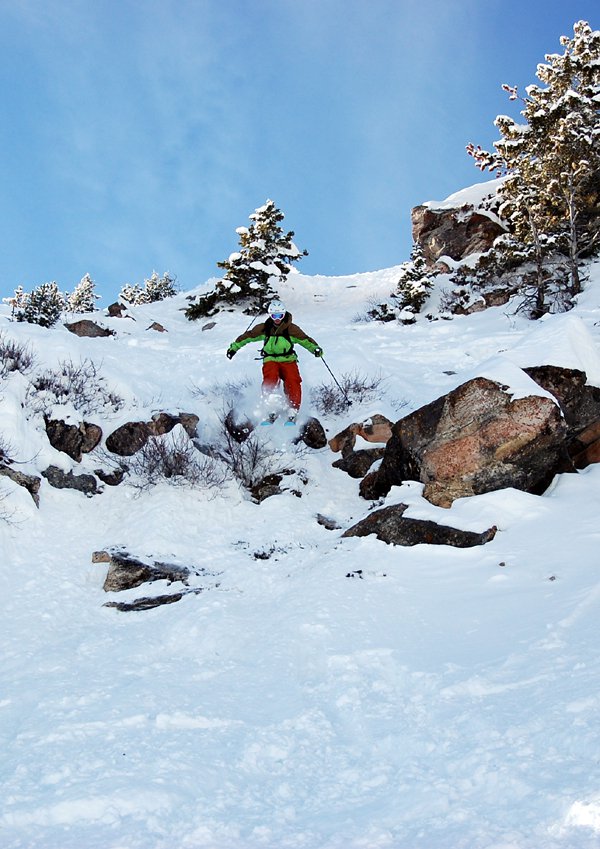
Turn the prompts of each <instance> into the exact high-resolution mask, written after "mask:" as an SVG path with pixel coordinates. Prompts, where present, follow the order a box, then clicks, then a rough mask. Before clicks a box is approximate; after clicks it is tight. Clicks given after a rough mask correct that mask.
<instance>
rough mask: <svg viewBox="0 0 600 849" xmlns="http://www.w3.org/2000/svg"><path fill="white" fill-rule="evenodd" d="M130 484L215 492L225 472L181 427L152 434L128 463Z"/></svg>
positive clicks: (225, 475) (221, 484)
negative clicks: (203, 452)
mask: <svg viewBox="0 0 600 849" xmlns="http://www.w3.org/2000/svg"><path fill="white" fill-rule="evenodd" d="M129 471H130V474H131V478H130V481H129V482H130V483H131V485H132V486H134V487H135V488H136V489H139V490H141V491H143V490H147V489H150V488H151V487H153V486H156V485H157V484H159V483H169V484H171V485H172V486H192V487H198V488H202V489H208V490H214V491H215V493H216V491H217V490H218V489H219V488H220V487H222V486H223V484H224V483H225V481H226V479H227V473H226V472H225V471H224V470H223V469H222V468H220V464H219V463H218V462H217V461H216V460H215V459H214V458H212V457H207V456H206V455H204V454H201V453H200V452H199V451H198V449H197V448H196V447H195V446H194V443H193V442H192V441H191V439H190V438H189V436H188V435H187V433H186V432H185V430H184V429H183V428H182V427H181V426H177V427H175V428H174V429H173V430H172V431H171V432H170V433H168V434H164V435H163V436H151V437H150V438H149V439H148V441H147V442H146V444H145V445H144V446H143V448H141V449H140V450H139V451H137V452H136V453H135V454H134V455H133V457H132V458H131V461H130V463H129Z"/></svg>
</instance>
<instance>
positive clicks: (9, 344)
mask: <svg viewBox="0 0 600 849" xmlns="http://www.w3.org/2000/svg"><path fill="white" fill-rule="evenodd" d="M34 364H35V357H34V356H33V353H32V351H31V349H30V348H29V346H28V345H24V344H23V343H21V342H15V341H14V340H13V339H7V338H6V336H5V335H4V333H0V377H2V378H6V377H8V375H9V374H10V373H11V372H13V371H18V372H20V373H21V374H27V372H29V371H31V369H32V368H33V366H34Z"/></svg>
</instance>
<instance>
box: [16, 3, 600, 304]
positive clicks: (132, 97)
mask: <svg viewBox="0 0 600 849" xmlns="http://www.w3.org/2000/svg"><path fill="white" fill-rule="evenodd" d="M579 19H584V20H587V21H589V23H590V24H591V25H592V27H594V28H599V27H600V10H599V9H598V3H597V0H427V2H424V1H423V0H136V2H133V0H111V2H108V0H0V85H1V89H0V90H1V92H2V95H1V96H2V121H1V122H0V162H1V169H2V170H1V174H2V184H1V185H2V194H1V199H2V203H1V204H0V296H2V297H5V296H7V295H10V294H12V292H13V291H14V289H15V287H16V286H17V285H23V287H24V288H25V289H26V290H28V291H30V290H31V289H32V288H33V287H34V286H37V285H39V284H40V283H44V282H47V281H50V280H55V281H56V282H57V283H58V284H59V286H60V287H61V289H63V290H65V291H71V290H72V289H73V288H74V286H75V285H76V284H77V282H78V281H79V280H80V278H81V277H82V276H83V275H84V274H86V273H90V274H91V275H92V277H93V279H94V280H95V281H96V286H97V291H98V293H99V294H101V295H102V301H101V302H100V305H101V306H106V305H107V304H108V303H109V302H110V301H111V300H114V299H115V298H116V296H117V294H118V292H119V291H120V289H121V286H122V285H123V284H125V283H143V280H144V278H146V277H149V276H150V274H151V273H152V271H153V270H156V271H158V272H159V273H162V272H163V271H170V272H171V273H172V274H174V275H176V276H177V279H178V283H179V285H180V286H181V288H182V289H184V290H188V289H192V288H194V287H195V286H197V285H198V284H200V283H203V282H204V281H206V280H208V279H209V278H211V277H214V276H217V275H218V273H219V270H218V268H217V266H216V263H217V262H218V261H219V260H222V259H225V258H226V257H227V256H228V255H229V254H230V253H231V252H232V251H234V250H235V249H236V248H237V244H238V242H237V235H236V233H235V230H236V228H237V227H239V226H241V225H246V224H247V223H248V215H249V214H250V213H251V212H252V211H253V210H254V209H255V208H256V207H258V206H260V205H262V204H263V203H264V201H265V200H266V199H267V198H272V199H273V200H274V201H275V203H276V204H277V206H279V208H280V209H281V210H282V211H283V212H284V214H285V216H286V217H285V221H284V226H285V227H286V229H290V230H294V231H295V234H296V236H295V241H296V244H297V245H298V246H299V247H300V248H306V249H307V250H308V251H309V256H308V257H306V258H304V259H303V260H302V261H301V262H300V263H299V265H298V269H299V270H301V271H304V272H305V273H307V274H325V275H338V274H353V273H355V272H359V271H375V270H378V269H380V268H386V267H389V266H393V265H397V264H399V263H400V262H403V261H405V260H406V259H408V257H409V254H410V249H411V232H410V209H411V207H413V206H416V205H417V204H419V203H422V202H424V201H426V200H432V199H442V198H444V197H446V196H447V195H449V194H451V193H452V192H454V191H456V190H458V189H460V188H462V187H464V186H468V185H471V184H472V183H475V182H478V181H479V180H481V179H484V178H482V176H481V174H480V172H479V171H477V170H476V168H475V167H474V165H473V161H472V160H471V159H470V158H469V157H468V156H467V155H466V153H465V146H466V144H467V143H468V142H471V141H472V142H475V143H478V144H482V145H483V146H484V147H489V146H490V145H491V144H492V142H493V141H494V140H495V139H496V138H497V133H496V131H495V128H494V126H493V121H494V118H495V117H496V115H497V114H499V113H511V112H514V109H515V107H514V106H513V105H512V104H510V103H509V101H508V98H507V97H506V95H505V94H504V93H503V92H502V91H501V88H500V87H501V85H502V83H504V82H507V83H511V84H512V83H516V84H518V85H520V86H521V88H524V87H525V85H527V84H529V83H532V82H535V79H536V78H535V70H536V67H537V64H538V63H539V62H542V61H543V59H544V54H546V53H549V52H562V48H561V46H560V43H559V37H560V35H562V34H567V35H572V32H573V23H574V22H575V21H576V20H579Z"/></svg>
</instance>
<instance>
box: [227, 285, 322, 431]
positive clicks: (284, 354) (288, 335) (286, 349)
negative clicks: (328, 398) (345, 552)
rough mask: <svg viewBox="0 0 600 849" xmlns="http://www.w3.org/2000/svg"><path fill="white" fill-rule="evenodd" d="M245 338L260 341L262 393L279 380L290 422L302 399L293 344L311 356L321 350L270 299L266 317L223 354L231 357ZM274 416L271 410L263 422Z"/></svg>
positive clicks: (275, 384) (246, 342)
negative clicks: (287, 406)
mask: <svg viewBox="0 0 600 849" xmlns="http://www.w3.org/2000/svg"><path fill="white" fill-rule="evenodd" d="M249 342H263V347H262V350H261V356H262V358H263V366H262V373H263V382H262V392H263V396H268V395H269V393H271V392H273V390H274V389H276V387H277V386H278V384H279V381H282V383H283V391H284V392H285V396H286V398H287V401H288V404H289V417H288V422H287V423H288V424H293V423H294V422H295V421H296V416H297V415H298V410H299V409H300V403H301V401H302V388H301V383H302V378H301V377H300V371H299V369H298V356H297V354H296V353H295V351H294V345H296V344H297V345H302V347H303V348H306V350H307V351H310V352H311V354H314V355H315V357H322V356H323V350H322V349H321V348H320V347H319V345H318V344H317V343H316V342H315V340H314V339H311V337H310V336H307V335H306V333H305V332H304V331H303V330H302V329H301V328H300V327H298V325H297V324H293V323H292V315H291V313H289V312H286V309H285V307H284V305H283V304H282V303H281V301H271V303H270V304H269V317H268V318H267V320H266V321H265V322H263V323H261V324H257V325H256V326H255V327H253V328H251V329H250V330H246V332H245V333H242V334H241V336H238V337H237V339H236V340H235V342H232V343H231V345H230V346H229V348H228V349H227V357H228V358H229V359H231V358H232V357H234V356H235V355H236V354H237V352H238V351H239V350H240V348H243V347H244V345H247V344H248V343H249ZM276 418H277V413H276V412H271V413H270V414H269V417H268V419H267V420H266V421H265V424H267V423H272V422H274V421H275V419H276Z"/></svg>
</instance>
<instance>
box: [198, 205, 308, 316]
mask: <svg viewBox="0 0 600 849" xmlns="http://www.w3.org/2000/svg"><path fill="white" fill-rule="evenodd" d="M284 217H285V216H284V215H283V213H282V212H281V211H280V210H279V209H277V207H276V206H275V204H274V203H273V201H272V200H267V201H266V203H265V204H264V205H263V206H261V207H259V208H258V209H256V210H255V211H254V212H253V213H252V215H250V216H249V218H250V221H251V222H252V223H251V224H250V226H249V227H238V228H237V230H236V233H237V234H238V237H239V249H238V250H237V251H235V252H234V253H232V254H231V255H230V256H229V257H228V259H226V260H223V261H222V262H218V263H217V265H218V267H219V268H223V269H224V270H225V275H224V277H223V278H222V279H221V280H220V281H219V282H218V283H217V285H216V286H215V288H214V290H213V291H211V292H208V293H207V294H205V295H203V296H202V297H201V298H200V299H199V301H198V302H197V303H195V304H192V305H191V306H190V307H188V309H187V310H186V316H187V317H188V318H189V319H190V320H193V319H195V318H201V317H204V316H207V315H213V314H214V313H215V312H217V311H218V309H219V307H220V306H221V305H223V304H225V305H227V304H230V305H236V304H241V305H243V307H244V311H245V312H247V313H251V314H254V313H258V312H260V311H262V310H264V309H265V307H266V305H267V304H268V302H269V301H270V300H272V299H273V298H276V297H278V294H277V290H278V288H279V286H280V284H281V283H282V282H283V281H284V280H285V279H286V277H287V275H288V274H289V272H290V271H291V269H292V265H291V263H293V262H298V261H299V260H300V259H301V258H302V257H303V256H307V254H308V251H300V250H299V249H298V248H297V247H296V245H295V244H294V242H293V237H294V233H293V231H289V232H288V233H284V231H283V229H282V227H281V226H280V223H281V221H283V219H284Z"/></svg>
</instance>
